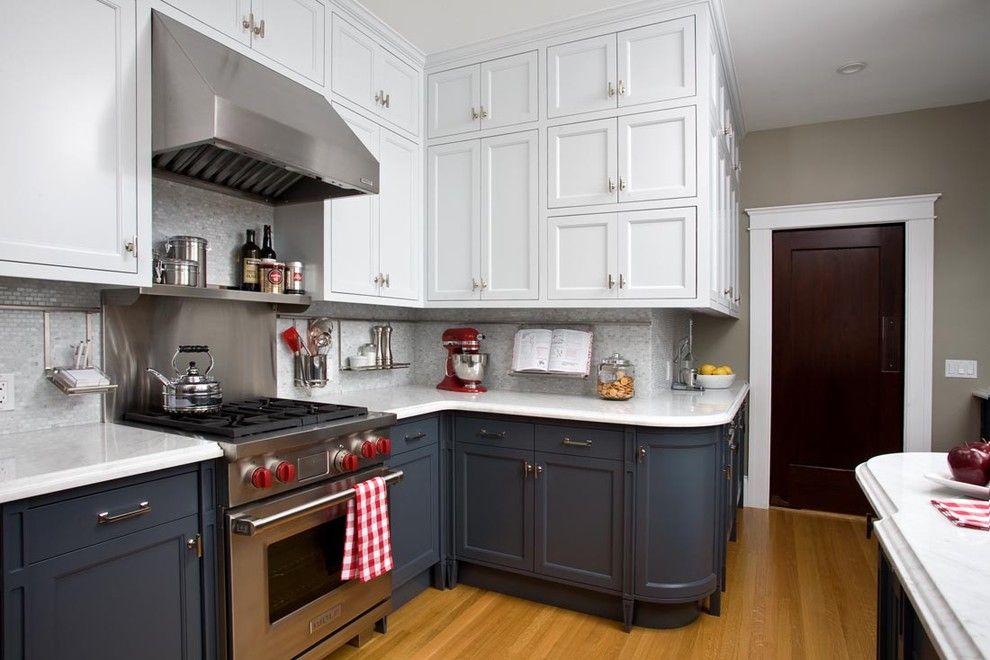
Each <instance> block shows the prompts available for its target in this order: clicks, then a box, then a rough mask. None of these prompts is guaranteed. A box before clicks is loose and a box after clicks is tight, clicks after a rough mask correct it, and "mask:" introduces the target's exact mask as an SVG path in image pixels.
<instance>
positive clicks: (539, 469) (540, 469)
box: [533, 464, 543, 479]
mask: <svg viewBox="0 0 990 660" xmlns="http://www.w3.org/2000/svg"><path fill="white" fill-rule="evenodd" d="M541 474H543V466H542V465H539V464H537V466H536V472H535V473H534V474H533V478H534V479H539V478H540V475H541Z"/></svg>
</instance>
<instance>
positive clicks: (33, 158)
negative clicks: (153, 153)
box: [0, 0, 151, 273]
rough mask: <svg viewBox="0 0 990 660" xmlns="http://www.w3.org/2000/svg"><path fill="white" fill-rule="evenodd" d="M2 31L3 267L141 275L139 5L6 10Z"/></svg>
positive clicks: (65, 2) (68, 1) (84, 2)
mask: <svg viewBox="0 0 990 660" xmlns="http://www.w3.org/2000/svg"><path fill="white" fill-rule="evenodd" d="M4 26H5V29H4V32H3V39H0V62H3V63H4V64H3V65H0V89H3V90H6V93H5V94H4V100H3V121H2V122H0V144H2V145H3V149H4V152H5V154H6V156H5V157H4V158H3V159H2V160H0V197H2V198H3V200H4V201H3V205H4V208H3V220H2V225H3V230H2V231H0V260H5V261H12V262H23V263H32V264H49V265H54V266H69V267H73V268H84V269H89V270H98V271H112V272H120V273H136V272H137V259H135V258H134V256H133V255H132V254H131V253H129V252H127V251H126V250H125V244H126V243H128V242H130V241H131V240H133V239H134V237H135V235H136V234H137V201H136V189H137V183H136V176H137V151H136V149H137V145H136V133H137V126H136V120H137V93H136V89H135V72H134V62H135V58H136V56H137V54H136V48H135V5H134V2H133V1H132V0H131V1H129V0H119V1H115V0H106V1H100V0H52V1H50V2H15V3H7V4H5V5H4ZM14 63H16V65H15V64H14ZM67 104H68V105H67ZM140 248H141V249H142V250H144V249H148V250H150V249H151V246H150V245H148V246H140Z"/></svg>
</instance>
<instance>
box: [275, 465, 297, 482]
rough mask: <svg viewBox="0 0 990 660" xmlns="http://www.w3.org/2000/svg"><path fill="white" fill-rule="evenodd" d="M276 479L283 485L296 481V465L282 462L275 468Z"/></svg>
mask: <svg viewBox="0 0 990 660" xmlns="http://www.w3.org/2000/svg"><path fill="white" fill-rule="evenodd" d="M275 478H276V479H278V480H279V481H281V482H282V483H283V484H287V483H289V482H290V481H295V480H296V464H295V463H289V462H288V461H282V462H281V463H279V464H278V465H276V466H275Z"/></svg>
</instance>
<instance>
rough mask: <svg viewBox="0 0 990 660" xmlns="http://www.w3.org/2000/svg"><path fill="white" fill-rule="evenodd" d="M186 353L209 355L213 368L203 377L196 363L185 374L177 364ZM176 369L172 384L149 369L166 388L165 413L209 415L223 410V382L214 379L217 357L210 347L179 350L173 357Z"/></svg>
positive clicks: (164, 388)
mask: <svg viewBox="0 0 990 660" xmlns="http://www.w3.org/2000/svg"><path fill="white" fill-rule="evenodd" d="M182 353H206V355H207V357H209V358H210V366H208V367H207V368H206V371H205V372H202V373H200V371H199V368H198V367H197V366H196V363H195V362H189V365H188V366H187V367H186V370H185V372H182V371H181V370H180V369H179V367H178V365H177V364H176V360H177V359H178V358H179V355H180V354H182ZM172 369H174V370H175V378H174V379H171V380H170V379H168V378H167V377H166V376H165V375H164V374H162V373H161V372H159V371H157V370H155V369H152V368H150V367H149V368H148V373H149V374H151V375H152V376H154V377H155V378H157V379H158V381H159V382H160V383H161V384H162V409H163V410H165V412H169V413H181V414H190V415H206V414H209V413H215V412H217V411H219V410H220V405H221V404H222V403H223V387H221V385H220V381H218V380H216V379H215V378H210V372H211V371H213V356H212V355H210V347H209V346H188V345H183V346H179V348H178V349H177V350H176V351H175V354H174V355H173V356H172Z"/></svg>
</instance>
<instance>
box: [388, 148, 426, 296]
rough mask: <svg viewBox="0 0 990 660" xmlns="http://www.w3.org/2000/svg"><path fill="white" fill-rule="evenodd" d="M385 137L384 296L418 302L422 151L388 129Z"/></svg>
mask: <svg viewBox="0 0 990 660" xmlns="http://www.w3.org/2000/svg"><path fill="white" fill-rule="evenodd" d="M381 135H382V137H381V147H380V151H379V162H380V163H381V182H382V183H381V186H382V189H381V190H382V191H381V193H380V194H379V195H378V226H379V230H378V246H379V247H378V255H379V261H378V270H379V271H381V272H382V273H384V274H385V285H384V286H382V287H381V288H380V293H381V295H382V296H385V297H386V298H401V299H403V300H416V299H417V298H419V280H420V277H419V264H420V261H419V254H420V252H421V250H420V244H421V242H422V238H421V236H422V231H421V230H422V226H423V225H422V223H421V221H420V218H421V217H422V216H421V215H420V208H421V205H420V193H419V191H420V184H419V176H418V175H417V172H418V171H419V170H418V167H417V164H418V163H419V161H420V157H419V147H418V146H417V145H416V144H415V143H413V142H410V141H409V140H405V139H403V138H401V137H399V136H398V135H396V134H395V133H393V132H392V131H389V130H386V129H382V131H381Z"/></svg>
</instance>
